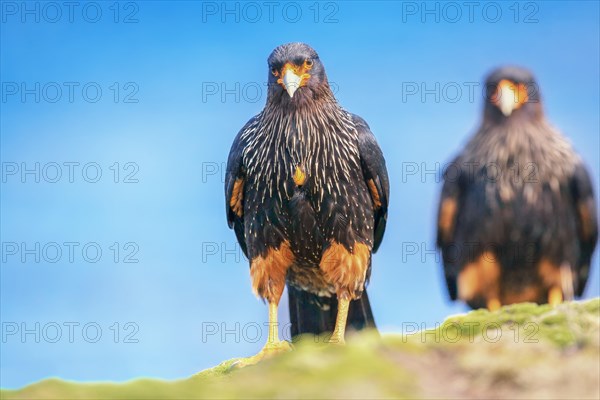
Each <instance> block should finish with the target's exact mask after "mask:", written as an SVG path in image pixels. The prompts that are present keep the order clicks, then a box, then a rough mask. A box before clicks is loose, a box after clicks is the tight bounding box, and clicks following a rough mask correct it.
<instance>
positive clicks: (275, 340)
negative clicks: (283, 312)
mask: <svg viewBox="0 0 600 400" xmlns="http://www.w3.org/2000/svg"><path fill="white" fill-rule="evenodd" d="M278 328H279V326H278V323H277V304H276V303H269V334H268V337H267V343H266V344H265V345H264V347H263V348H262V349H261V351H259V352H258V353H257V354H256V355H253V356H252V357H248V358H242V359H240V360H239V361H237V362H235V363H234V364H233V365H232V367H233V368H241V367H246V366H248V365H254V364H257V363H258V362H260V361H261V360H263V359H264V358H268V357H271V356H273V355H275V354H278V353H285V352H287V351H290V350H291V349H292V346H291V345H290V344H289V343H288V342H287V341H285V340H284V341H280V340H279V331H278Z"/></svg>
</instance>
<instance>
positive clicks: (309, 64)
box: [304, 58, 313, 68]
mask: <svg viewBox="0 0 600 400" xmlns="http://www.w3.org/2000/svg"><path fill="white" fill-rule="evenodd" d="M304 65H306V66H307V67H308V68H310V67H312V66H313V60H311V59H310V58H308V59H306V60H304Z"/></svg>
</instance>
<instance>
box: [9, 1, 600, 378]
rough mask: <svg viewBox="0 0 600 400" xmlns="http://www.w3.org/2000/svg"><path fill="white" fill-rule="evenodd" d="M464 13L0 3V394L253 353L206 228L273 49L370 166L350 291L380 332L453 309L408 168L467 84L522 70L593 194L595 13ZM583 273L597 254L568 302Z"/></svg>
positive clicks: (226, 247)
mask: <svg viewBox="0 0 600 400" xmlns="http://www.w3.org/2000/svg"><path fill="white" fill-rule="evenodd" d="M476 3H477V4H476V6H475V8H474V9H472V10H469V9H467V8H466V7H465V6H464V5H462V4H463V3H460V2H459V3H451V5H448V3H436V2H430V3H427V7H428V10H429V11H430V12H429V13H428V12H427V10H424V9H423V5H422V4H423V3H421V2H404V3H402V2H391V1H390V2H369V3H368V4H367V3H366V2H359V1H356V2H339V3H338V2H322V3H317V4H316V5H315V3H314V2H306V3H303V2H297V3H294V2H275V3H274V4H275V5H274V7H275V8H273V9H272V14H269V8H268V7H269V6H268V4H265V3H264V2H252V3H250V5H247V4H246V3H235V2H231V3H227V6H226V7H227V8H224V6H223V3H222V2H204V3H201V2H171V3H169V5H167V3H162V2H159V1H152V2H137V3H136V2H129V3H127V2H123V3H119V5H118V7H116V8H115V7H114V5H112V4H113V3H112V2H106V3H105V2H96V3H83V2H82V3H80V4H79V5H78V6H77V7H76V8H75V9H73V10H69V9H68V8H67V7H66V6H64V5H60V4H62V3H60V2H59V3H58V4H59V7H60V8H59V9H56V8H54V9H53V8H52V7H51V6H47V4H46V3H37V2H30V3H27V7H29V8H28V10H33V14H28V13H27V12H26V11H27V10H25V9H23V6H22V5H21V2H16V3H15V2H3V3H2V9H1V11H2V23H1V25H0V33H1V43H0V44H1V50H0V58H1V61H0V67H1V68H0V73H1V81H2V99H0V101H1V102H0V106H1V107H2V113H1V121H0V128H1V150H0V155H1V158H2V173H3V175H2V184H1V189H2V191H1V195H0V200H1V202H2V209H1V217H2V222H1V228H0V233H1V235H2V246H3V247H2V266H1V269H0V277H1V284H0V288H1V294H0V299H1V306H0V310H1V321H2V324H3V325H2V335H3V336H2V341H1V342H0V345H1V349H2V351H1V352H0V353H1V355H0V363H1V367H2V368H1V373H0V379H1V383H0V385H1V386H2V387H5V388H13V387H19V386H22V385H24V384H27V383H30V382H32V381H35V380H38V379H41V378H44V377H49V376H60V377H62V378H66V379H74V380H126V379H130V378H133V377H137V376H152V377H161V378H166V379H170V378H177V377H185V376H189V375H191V374H192V373H194V372H197V371H199V370H201V369H203V368H207V367H210V366H212V365H215V364H216V363H218V362H220V361H222V360H224V359H227V358H231V357H236V356H244V355H250V354H252V353H254V352H255V351H257V350H258V349H259V348H260V347H261V346H262V344H263V341H264V340H265V338H266V330H265V329H264V326H263V325H262V324H263V323H264V322H266V320H267V310H266V307H265V306H264V305H263V304H262V302H261V301H259V300H257V299H256V298H255V297H254V296H253V295H252V293H251V290H250V280H249V273H248V267H247V262H246V260H244V259H243V257H241V256H240V253H239V251H236V247H235V246H236V245H235V238H234V234H233V232H232V231H230V230H229V229H228V228H227V225H226V221H225V215H224V199H223V188H222V186H223V182H222V172H223V171H222V169H223V163H224V162H225V161H226V157H227V154H228V151H229V147H230V144H231V142H232V140H233V138H234V136H235V134H236V133H237V131H238V130H239V129H240V128H241V127H242V125H243V124H244V123H245V122H246V121H247V120H248V119H249V118H250V117H252V116H253V115H255V114H256V113H258V112H259V111H260V110H261V109H262V106H263V104H264V101H265V95H266V92H265V90H264V83H265V82H266V79H267V73H268V71H267V68H266V58H267V56H268V55H269V53H270V52H271V50H272V49H273V48H274V47H276V46H277V45H279V44H282V43H286V42H290V41H304V42H307V43H309V44H311V45H312V46H313V47H314V48H315V49H316V50H317V51H318V52H319V54H320V56H321V59H322V61H323V62H324V64H325V67H326V70H327V73H328V76H329V80H330V82H331V83H332V86H333V87H334V90H335V91H336V96H337V98H338V100H339V101H340V103H341V104H342V105H343V106H344V107H345V108H346V109H348V110H350V111H352V112H354V113H357V114H359V115H361V116H362V117H363V118H365V119H366V120H367V121H368V122H369V124H370V126H371V128H372V130H373V132H374V133H375V135H376V136H377V139H378V141H379V143H380V145H381V147H382V149H383V151H384V154H385V156H386V158H387V162H388V169H389V174H390V179H391V185H392V194H391V204H390V214H389V222H388V230H387V232H386V237H385V240H384V243H383V245H382V247H381V249H380V251H379V252H378V253H377V254H376V255H375V257H374V262H373V264H374V266H373V273H372V279H371V284H370V286H369V289H368V290H369V295H370V298H371V302H372V306H373V311H374V314H375V317H376V321H377V323H378V325H379V327H380V328H381V329H382V330H384V331H399V330H401V329H402V326H403V325H402V324H403V323H417V324H419V325H420V324H425V325H427V326H433V325H435V323H436V322H440V321H442V320H443V319H444V318H445V317H447V316H448V315H450V314H454V313H459V312H463V311H464V310H465V308H464V307H463V306H462V305H460V304H452V303H449V302H448V300H447V296H446V292H445V287H444V284H443V281H442V279H441V278H442V277H441V266H440V264H439V259H438V257H437V256H436V255H435V252H434V251H433V249H434V226H435V221H434V219H435V210H436V204H437V200H438V195H439V190H440V184H439V182H438V181H437V180H438V179H437V178H436V175H435V174H432V173H427V171H431V170H436V169H439V167H438V166H442V165H443V164H444V163H445V162H448V161H449V160H450V159H451V157H452V156H453V155H454V154H455V153H456V152H457V151H458V150H459V149H460V147H461V145H463V144H464V143H465V141H466V140H467V138H468V136H469V135H470V134H471V133H472V132H473V131H474V129H475V128H476V126H477V124H478V121H479V118H480V113H481V106H482V98H481V88H482V86H481V84H480V82H481V80H482V79H483V77H484V76H485V74H486V73H487V72H489V71H490V70H491V69H492V68H494V67H496V66H498V65H503V64H509V63H510V64H512V63H516V64H519V65H523V66H527V67H528V68H530V69H531V70H533V71H534V73H535V75H536V76H537V78H538V81H539V84H540V87H541V90H542V95H543V99H544V102H545V109H546V111H547V114H548V116H549V119H550V120H551V122H552V123H553V124H555V125H556V126H557V127H559V128H560V129H561V130H562V131H563V132H564V133H565V134H566V135H567V136H568V137H569V139H570V140H571V141H572V143H573V145H574V147H575V148H576V149H577V150H578V151H579V153H580V154H581V156H582V158H583V159H584V160H585V162H586V164H587V165H588V166H589V168H590V171H591V173H592V176H593V178H594V182H595V187H596V190H598V177H599V176H600V175H599V174H600V169H599V163H600V155H599V148H600V143H599V141H600V140H599V136H600V135H599V132H600V126H599V117H598V110H599V106H600V95H599V93H600V90H599V89H600V86H599V76H600V74H599V37H600V35H599V33H600V32H599V23H598V20H599V19H598V17H599V7H598V3H597V2H592V1H590V2H579V3H577V4H574V2H566V1H552V2H521V3H517V6H516V7H515V6H514V5H513V4H514V3H513V2H506V3H505V2H476ZM36 4H37V5H36ZM452 4H454V5H452ZM456 5H458V8H456ZM36 7H37V8H36ZM111 7H112V8H111ZM436 7H437V8H436ZM453 7H454V8H453ZM511 7H512V8H511ZM98 10H99V11H100V14H98V13H97V12H98ZM436 10H437V11H436ZM70 11H71V12H72V13H71V14H70ZM117 11H118V13H117ZM517 11H518V12H517ZM298 12H299V13H298ZM36 13H37V15H36ZM36 18H37V19H38V20H39V21H36ZM95 19H98V21H97V22H92V21H94V20H95ZM53 21H55V22H53ZM115 21H116V22H115ZM125 21H127V22H125ZM469 87H472V88H474V90H475V92H474V93H475V95H474V96H473V98H470V96H469V93H470V92H469ZM414 88H418V93H416V94H411V92H410V91H409V89H414ZM71 89H72V92H71ZM458 89H460V91H458ZM24 90H25V92H24ZM98 90H100V91H101V94H100V92H98ZM423 90H425V91H428V92H426V94H424V95H423ZM24 93H25V94H24ZM427 93H428V94H427ZM36 96H38V97H39V99H36ZM436 96H437V97H436ZM36 100H39V101H36ZM36 163H37V164H36ZM65 163H66V164H65ZM23 169H27V170H33V171H34V172H31V173H25V174H24V175H23ZM36 170H37V171H38V172H35V171H36ZM98 173H101V175H100V176H98ZM36 174H37V176H36ZM57 174H60V175H57ZM36 179H37V180H39V182H36ZM65 243H66V244H65ZM36 246H38V247H36ZM117 249H118V250H117ZM98 250H99V251H100V252H101V254H97V252H98ZM71 251H72V252H71ZM415 253H416V254H415ZM36 256H38V257H39V262H36V259H35V258H36ZM125 261H128V262H125ZM136 261H137V262H136ZM599 279H600V278H599V274H598V257H597V256H596V257H595V258H594V262H593V272H592V276H591V278H590V282H589V284H588V288H587V291H586V294H585V297H595V296H598V295H599V288H598V286H599ZM281 310H282V312H281V319H282V323H285V322H286V321H288V316H287V302H286V301H283V302H282V304H281ZM36 324H39V325H36ZM258 328H260V329H261V330H262V337H260V333H257V329H258ZM24 330H27V332H25V334H23V332H24ZM59 333H60V336H59V335H58V334H59ZM36 335H37V336H38V337H36ZM257 336H259V337H257Z"/></svg>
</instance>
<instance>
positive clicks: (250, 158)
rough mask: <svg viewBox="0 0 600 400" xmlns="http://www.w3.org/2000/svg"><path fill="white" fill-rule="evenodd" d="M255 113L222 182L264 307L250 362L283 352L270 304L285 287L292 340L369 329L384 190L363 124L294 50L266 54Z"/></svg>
mask: <svg viewBox="0 0 600 400" xmlns="http://www.w3.org/2000/svg"><path fill="white" fill-rule="evenodd" d="M268 64H269V90H268V97H267V102H266V105H265V108H264V109H263V111H262V112H261V113H260V114H258V115H257V116H255V117H254V118H252V119H251V120H250V121H249V122H248V123H247V124H246V125H245V126H244V127H243V128H242V130H241V131H240V132H239V133H238V135H237V137H236V138H235V140H234V142H233V145H232V147H231V152H230V154H229V161H228V164H227V174H226V182H225V197H226V204H227V206H226V207H227V221H228V223H229V226H230V227H231V228H233V229H234V231H235V233H236V236H237V239H238V241H239V243H240V245H241V247H242V249H243V251H244V253H245V254H246V256H247V257H248V259H249V260H250V275H251V279H252V287H253V289H254V291H255V293H257V294H258V295H259V296H260V297H262V298H263V299H265V300H266V301H267V302H268V304H269V322H270V329H269V338H268V342H267V344H266V345H265V347H264V348H263V350H262V351H261V353H259V354H258V355H257V356H256V357H254V358H252V359H251V360H249V361H248V363H253V362H256V361H257V360H259V359H260V358H262V357H263V356H264V355H265V354H267V353H269V352H274V351H279V350H282V349H286V348H287V343H286V342H280V341H279V338H278V336H277V329H276V326H277V305H278V303H279V300H280V297H281V295H282V292H283V289H284V286H285V284H286V283H287V285H288V290H289V303H290V318H291V322H292V334H293V335H297V334H302V333H313V334H320V333H323V332H331V331H332V330H333V336H332V337H331V341H333V342H343V341H344V332H345V329H346V326H347V325H348V326H352V327H354V328H356V329H361V328H364V327H368V326H372V327H374V326H375V325H374V321H373V315H372V313H371V307H370V305H369V300H368V297H367V294H366V292H364V288H365V282H366V281H367V280H368V277H369V274H370V269H371V253H372V252H374V251H376V250H377V248H378V247H379V244H380V243H381V240H382V238H383V233H384V230H385V224H386V217H387V204H388V194H389V185H388V177H387V171H386V168H385V161H384V159H383V155H382V152H381V150H380V149H379V146H378V145H377V142H376V141H375V137H374V136H373V134H372V133H371V131H370V130H369V126H368V125H367V123H366V122H365V121H364V120H363V119H362V118H360V117H358V116H356V115H354V114H351V113H349V112H347V111H346V110H344V109H343V108H342V107H341V106H340V105H339V104H338V102H337V101H336V99H335V97H334V95H333V93H332V91H331V89H330V87H329V83H328V81H327V76H326V74H325V69H324V67H323V64H322V63H321V60H320V59H319V56H318V55H317V53H316V52H315V51H314V50H313V49H312V48H311V47H310V46H308V45H306V44H303V43H291V44H286V45H282V46H279V47H277V48H276V49H275V50H274V51H273V53H272V54H271V55H270V56H269V59H268Z"/></svg>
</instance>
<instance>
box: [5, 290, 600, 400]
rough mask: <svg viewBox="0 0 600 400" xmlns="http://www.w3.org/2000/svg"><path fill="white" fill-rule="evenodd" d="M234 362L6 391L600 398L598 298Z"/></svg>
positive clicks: (101, 395)
mask: <svg viewBox="0 0 600 400" xmlns="http://www.w3.org/2000/svg"><path fill="white" fill-rule="evenodd" d="M412 327H414V326H409V324H406V325H405V328H406V329H407V330H410V329H411V328H412ZM234 361H235V360H229V361H225V362H224V363H222V364H220V365H218V366H216V367H214V368H211V369H208V370H205V371H202V372H200V373H198V374H196V375H194V376H192V377H189V378H187V379H181V380H176V381H162V380H155V379H136V380H132V381H128V382H124V383H76V382H67V381H63V380H60V379H47V380H43V381H40V382H38V383H34V384H32V385H29V386H27V387H25V388H23V389H20V390H17V391H12V390H5V391H2V392H1V393H0V397H1V398H2V399H35V398H44V399H71V398H81V399H144V398H152V399H157V398H158V399H163V398H164V399H166V398H177V399H194V398H311V399H319V398H343V399H348V398H360V399H366V398H410V399H413V398H415V399H418V398H423V399H431V398H445V399H447V398H460V399H481V398H494V399H497V398H510V399H514V398H523V399H539V398H549V399H563V398H564V399H574V398H578V399H584V398H590V399H598V398H600V382H599V381H600V378H599V377H600V299H594V300H589V301H585V302H572V303H565V304H562V305H560V306H558V307H555V308H553V307H550V306H547V305H545V306H537V305H535V304H518V305H514V306H508V307H504V308H502V309H501V310H499V311H497V312H493V313H490V312H487V311H485V310H478V311H473V312H471V313H468V314H464V315H459V316H453V317H450V318H448V320H446V321H445V322H444V323H443V324H442V325H441V326H440V327H438V328H436V329H433V330H429V331H424V332H418V333H415V334H413V335H404V336H402V335H385V336H384V337H383V338H380V337H378V336H377V335H375V334H373V333H369V332H366V333H362V334H360V335H356V336H354V337H351V338H350V340H349V341H348V344H347V345H346V346H343V347H342V346H331V345H324V344H322V343H315V340H314V339H306V340H304V341H300V342H299V343H297V344H296V346H295V350H294V351H293V352H290V353H287V354H283V355H281V356H278V357H275V358H273V359H270V360H266V361H264V362H262V363H260V364H259V365H256V366H253V367H248V368H245V369H241V370H233V371H232V370H231V369H230V365H231V364H232V363H233V362H234Z"/></svg>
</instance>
